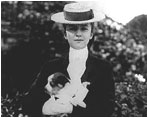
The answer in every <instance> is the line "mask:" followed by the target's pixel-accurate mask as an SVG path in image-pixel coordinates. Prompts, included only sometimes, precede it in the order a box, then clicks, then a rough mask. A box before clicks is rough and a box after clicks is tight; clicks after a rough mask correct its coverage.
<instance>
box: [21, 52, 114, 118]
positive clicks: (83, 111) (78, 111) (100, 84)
mask: <svg viewBox="0 0 148 118" xmlns="http://www.w3.org/2000/svg"><path fill="white" fill-rule="evenodd" d="M68 63H69V62H68V56H67V57H65V58H60V59H55V60H52V61H49V62H47V63H46V64H45V65H44V66H43V67H42V69H41V71H40V73H39V74H38V76H37V79H36V80H35V82H34V83H33V85H32V87H31V89H30V91H29V94H28V95H27V96H26V97H25V98H24V100H23V110H24V112H25V113H27V114H28V115H30V116H42V106H43V104H44V102H45V101H47V100H48V99H49V98H50V96H49V95H48V94H46V92H45V90H44V86H45V85H46V83H47V78H48V76H49V75H51V74H53V73H55V72H61V73H63V74H65V75H66V76H68V77H69V75H68V72H67V67H68ZM81 80H82V82H84V81H89V82H90V83H91V84H90V85H89V86H88V89H89V92H88V94H87V96H86V98H85V99H84V102H85V103H86V105H87V107H86V108H81V107H74V109H73V112H72V114H70V115H69V116H70V117H73V116H74V117H81V116H83V117H93V116H96V117H101V116H106V117H107V116H110V115H111V114H112V112H113V109H114V95H115V93H114V91H115V90H114V81H113V74H112V68H111V66H110V64H109V63H108V62H107V61H104V60H102V59H99V58H97V57H95V56H93V55H92V54H89V56H88V59H87V61H86V70H85V72H84V74H83V76H82V77H81Z"/></svg>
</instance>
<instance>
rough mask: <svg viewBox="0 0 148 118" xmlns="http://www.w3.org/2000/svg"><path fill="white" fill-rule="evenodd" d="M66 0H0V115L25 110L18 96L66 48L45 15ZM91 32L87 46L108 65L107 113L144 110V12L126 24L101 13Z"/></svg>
mask: <svg viewBox="0 0 148 118" xmlns="http://www.w3.org/2000/svg"><path fill="white" fill-rule="evenodd" d="M69 2H70V1H66V2H64V1H50V2H39V1H38V2H25V1H24V2H22V1H18V2H14V1H11V2H10V1H3V2H1V72H2V74H1V110H2V111H1V112H2V113H1V116H27V114H24V113H23V111H22V107H21V99H22V97H23V95H25V92H26V91H27V89H28V88H29V86H30V85H31V83H32V82H33V80H34V79H35V77H36V75H37V73H38V72H39V70H40V68H41V65H42V64H43V63H44V62H45V61H47V60H50V59H53V58H55V57H60V56H61V53H62V52H64V51H66V50H67V48H68V46H67V42H66V40H64V37H63V33H62V31H63V29H62V26H61V25H60V24H56V23H54V22H52V21H51V20H50V16H51V15H52V14H53V13H55V12H58V11H62V9H63V6H64V5H65V4H66V3H69ZM118 27H120V29H118ZM94 33H95V35H94V38H93V40H94V42H93V43H92V44H91V46H90V50H91V51H92V53H94V54H95V55H97V56H99V57H100V58H104V59H107V60H109V61H110V62H111V63H112V65H113V71H114V75H115V78H114V79H115V88H116V93H115V95H116V99H115V105H116V106H115V112H114V113H113V115H112V116H118V117H120V116H128V117H130V116H147V50H146V48H147V16H146V15H140V16H137V17H135V18H134V19H133V20H131V21H130V22H129V23H127V24H126V25H122V24H121V23H118V22H116V21H114V20H113V19H111V18H109V17H108V16H106V18H105V19H104V20H103V21H102V22H100V23H96V24H95V30H94ZM135 74H140V75H142V76H143V80H140V79H139V78H137V77H136V76H135Z"/></svg>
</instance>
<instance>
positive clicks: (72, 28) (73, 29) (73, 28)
mask: <svg viewBox="0 0 148 118" xmlns="http://www.w3.org/2000/svg"><path fill="white" fill-rule="evenodd" d="M69 30H70V31H76V30H77V28H75V27H71V28H69Z"/></svg>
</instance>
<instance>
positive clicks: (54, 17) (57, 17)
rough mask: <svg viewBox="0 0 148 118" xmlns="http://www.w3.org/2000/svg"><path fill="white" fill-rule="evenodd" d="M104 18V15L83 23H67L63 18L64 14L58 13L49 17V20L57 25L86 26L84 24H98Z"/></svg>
mask: <svg viewBox="0 0 148 118" xmlns="http://www.w3.org/2000/svg"><path fill="white" fill-rule="evenodd" d="M104 18H105V15H104V14H99V16H98V17H94V18H93V19H90V20H84V21H69V20H66V19H65V18H64V12H59V13H56V14H53V15H52V16H51V20H53V21H55V22H57V23H62V24H86V23H93V22H98V21H100V20H103V19H104Z"/></svg>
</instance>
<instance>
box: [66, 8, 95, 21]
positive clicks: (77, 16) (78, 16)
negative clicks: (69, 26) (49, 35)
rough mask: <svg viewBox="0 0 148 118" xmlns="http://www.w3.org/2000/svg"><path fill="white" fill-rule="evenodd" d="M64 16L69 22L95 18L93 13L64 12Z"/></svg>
mask: <svg viewBox="0 0 148 118" xmlns="http://www.w3.org/2000/svg"><path fill="white" fill-rule="evenodd" d="M64 16H65V19H66V20H69V21H85V20H90V19H92V18H94V14H93V11H92V10H90V11H86V12H68V11H64Z"/></svg>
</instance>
